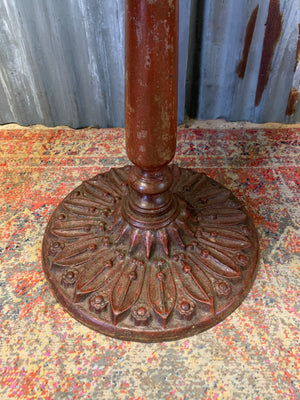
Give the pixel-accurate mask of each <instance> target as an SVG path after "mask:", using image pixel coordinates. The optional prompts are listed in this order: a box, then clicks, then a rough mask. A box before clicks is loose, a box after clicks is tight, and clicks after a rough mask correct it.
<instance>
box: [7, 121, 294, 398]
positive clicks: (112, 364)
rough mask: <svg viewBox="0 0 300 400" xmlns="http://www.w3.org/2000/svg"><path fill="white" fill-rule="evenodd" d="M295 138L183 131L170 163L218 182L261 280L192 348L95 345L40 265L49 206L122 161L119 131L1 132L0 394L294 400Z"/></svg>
mask: <svg viewBox="0 0 300 400" xmlns="http://www.w3.org/2000/svg"><path fill="white" fill-rule="evenodd" d="M299 137H300V129H296V128H293V127H291V128H290V129H280V130H278V129H270V130H267V129H263V128H261V129H252V130H249V129H248V130H238V129H235V130H226V129H218V130H212V129H180V130H179V131H178V151H177V155H176V158H175V160H174V162H175V163H177V164H178V165H179V166H181V167H192V168H195V169H196V170H197V171H203V172H205V173H206V174H207V175H209V176H210V177H212V178H214V179H216V180H218V181H219V182H220V183H222V184H224V185H226V186H227V187H228V188H229V189H231V190H232V191H233V193H234V194H235V195H236V196H237V197H238V198H239V199H240V200H242V201H243V202H244V203H245V204H246V206H247V208H248V211H249V213H250V214H251V216H252V217H253V219H254V222H255V224H256V227H257V229H258V233H259V238H260V250H261V260H260V269H259V273H258V277H257V279H256V281H255V283H254V286H253V288H252V290H251V292H250V294H249V295H248V297H247V298H246V300H245V301H244V302H243V303H242V305H241V306H240V307H239V308H238V309H237V310H236V311H235V312H234V313H233V314H231V316H230V317H228V318H227V319H226V320H225V321H224V322H222V323H220V324H219V325H217V326H215V327H214V328H212V329H210V330H209V331H206V332H204V333H202V334H199V335H196V336H193V337H191V338H189V339H185V340H180V341H175V342H168V343H159V344H141V343H134V342H121V341H118V340H115V339H111V338H108V337H104V336H103V335H101V334H99V333H96V332H94V331H92V330H90V329H88V328H86V327H85V326H83V325H81V324H80V323H78V322H77V321H75V320H73V319H72V318H71V317H70V316H69V315H68V314H67V313H65V312H64V311H63V310H62V308H61V306H60V305H59V304H58V303H57V302H56V300H55V299H54V297H53V296H52V295H51V293H50V291H49V288H48V285H47V283H46V281H45V278H44V274H43V271H42V265H41V241H42V238H43V234H44V230H45V228H46V224H47V221H48V219H49V217H50V215H51V213H52V212H53V210H54V208H55V206H56V205H58V203H59V202H60V201H61V200H62V199H63V198H64V197H65V196H66V195H67V194H68V193H69V192H70V191H71V190H72V189H74V188H75V187H76V186H78V185H79V184H80V183H81V181H82V180H85V179H87V178H90V177H92V176H94V175H96V174H97V173H99V172H103V171H105V170H108V169H109V168H110V167H118V166H122V165H125V164H127V163H128V160H127V157H126V153H125V150H124V130H123V129H102V130H99V129H98V130H97V129H83V130H72V129H68V128H65V129H61V128H51V129H48V128H47V129H46V128H41V129H37V128H34V129H29V128H18V129H10V128H7V129H2V130H0V148H1V152H0V163H1V171H0V174H1V197H0V207H1V213H0V257H1V269H0V315H1V352H0V373H1V374H0V382H1V387H0V398H1V399H3V400H4V399H24V400H25V399H26V400H29V399H49V400H50V399H51V400H52V399H53V400H54V399H55V400H60V399H70V400H71V399H100V398H101V399H104V400H105V399H112V400H117V399H118V400H125V399H126V400H153V399H159V400H161V399H162V400H164V399H165V400H173V399H174V400H175V399H176V400H180V399H181V400H184V399H185V400H200V399H205V400H210V399H211V400H225V399H230V400H232V399H247V400H248V399H255V400H258V399H268V400H271V399H272V400H274V399H293V400H296V399H299V398H300V394H299V391H298V389H299V381H298V382H297V379H299V373H300V371H299V327H300V323H299V321H300V319H299V298H300V290H299V286H300V285H299V284H300V282H299V278H300V277H299V265H300V262H299V253H300V239H299V232H300V227H299V221H300V215H299V214H300V213H299V193H300V191H299V180H300V179H299V178H300V169H299V165H300V162H299V161H300V160H299V155H300V152H299Z"/></svg>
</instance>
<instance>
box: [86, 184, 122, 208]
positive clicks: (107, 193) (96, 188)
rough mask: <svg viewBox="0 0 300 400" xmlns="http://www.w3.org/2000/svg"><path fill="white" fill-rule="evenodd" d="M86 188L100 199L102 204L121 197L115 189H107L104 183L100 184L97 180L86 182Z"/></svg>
mask: <svg viewBox="0 0 300 400" xmlns="http://www.w3.org/2000/svg"><path fill="white" fill-rule="evenodd" d="M84 188H85V190H86V192H87V193H88V194H89V195H90V196H92V197H94V199H95V200H98V201H100V202H101V204H104V203H105V204H107V203H110V204H111V203H113V202H114V199H115V197H119V194H118V193H117V192H116V191H115V190H113V189H111V188H109V189H107V190H105V188H104V185H102V186H100V185H98V184H97V183H96V182H88V181H87V182H84Z"/></svg>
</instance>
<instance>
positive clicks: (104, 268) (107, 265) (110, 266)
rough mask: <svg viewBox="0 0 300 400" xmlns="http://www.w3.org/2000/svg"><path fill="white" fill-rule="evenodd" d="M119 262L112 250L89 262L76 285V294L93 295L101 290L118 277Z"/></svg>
mask: <svg viewBox="0 0 300 400" xmlns="http://www.w3.org/2000/svg"><path fill="white" fill-rule="evenodd" d="M118 266H119V264H118V262H117V261H116V257H114V253H113V252H112V251H111V250H107V251H103V252H102V253H101V254H100V255H99V256H97V257H95V258H93V259H91V260H89V261H88V262H87V263H86V264H85V266H84V269H83V271H82V272H81V274H80V275H79V277H78V280H77V283H76V294H86V293H92V292H94V291H96V290H98V289H101V288H102V287H103V286H104V285H105V284H106V283H108V282H109V281H111V279H112V278H113V277H114V276H116V272H117V271H116V270H117V269H118Z"/></svg>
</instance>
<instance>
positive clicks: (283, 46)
mask: <svg viewBox="0 0 300 400" xmlns="http://www.w3.org/2000/svg"><path fill="white" fill-rule="evenodd" d="M192 7H193V8H194V9H195V11H193V12H192V14H198V16H200V18H201V20H202V21H203V24H202V25H201V27H200V28H199V26H198V27H197V29H198V34H199V31H200V32H201V48H200V49H199V48H198V49H196V52H194V54H192V56H193V57H194V58H195V57H196V58H197V57H198V60H199V61H198V63H197V66H196V67H195V66H194V82H196V85H197V90H196V92H197V95H198V101H197V104H195V103H194V102H193V101H192V100H190V101H189V102H188V103H187V104H188V106H189V108H188V111H189V113H191V114H192V115H193V116H196V117H197V118H199V119H215V118H221V117H223V118H225V119H227V120H231V121H236V120H249V121H253V122H268V121H279V122H296V121H300V106H299V103H298V102H297V99H298V92H299V78H300V75H299V74H300V66H299V65H298V61H299V57H300V54H299V52H300V48H299V43H298V35H299V28H298V26H299V23H300V18H299V2H298V0H288V1H287V0H268V1H265V0H247V1H241V0H210V1H205V2H199V1H197V0H196V1H195V0H193V3H192ZM191 23H193V22H191ZM191 28H193V26H191ZM197 29H195V28H194V30H196V33H197ZM193 62H194V61H193V60H191V59H190V61H189V72H190V71H191V67H190V64H192V63H193ZM293 88H294V89H293ZM194 92H195V88H194Z"/></svg>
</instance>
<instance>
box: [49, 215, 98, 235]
mask: <svg viewBox="0 0 300 400" xmlns="http://www.w3.org/2000/svg"><path fill="white" fill-rule="evenodd" d="M92 226H93V225H92V224H91V223H89V221H87V220H76V219H74V220H73V219H72V220H68V221H64V222H62V221H59V220H58V221H55V223H54V224H53V228H52V229H51V233H52V234H53V235H54V236H58V237H64V238H78V237H82V236H90V235H91V229H92Z"/></svg>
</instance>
